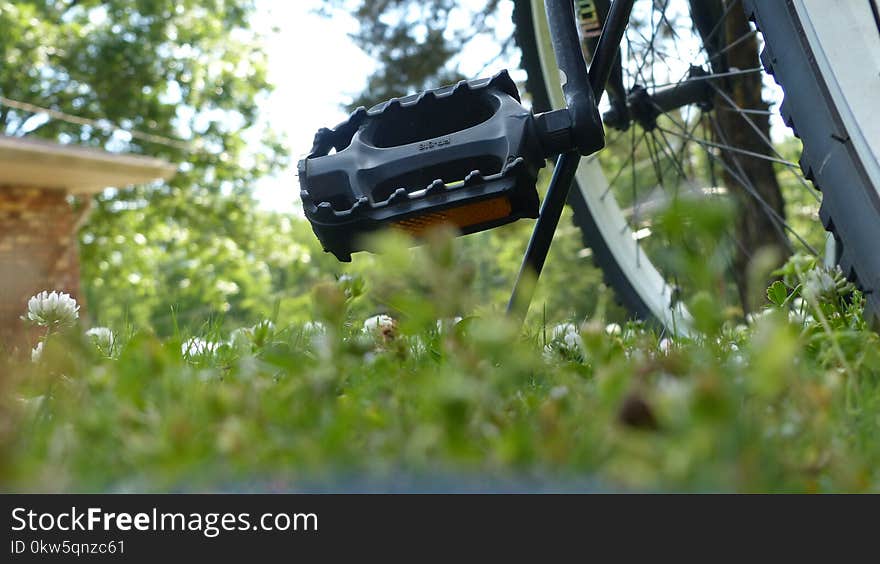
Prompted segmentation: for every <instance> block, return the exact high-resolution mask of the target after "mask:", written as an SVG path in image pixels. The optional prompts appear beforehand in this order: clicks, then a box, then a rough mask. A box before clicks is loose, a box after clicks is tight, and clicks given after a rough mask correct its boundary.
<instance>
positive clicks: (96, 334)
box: [86, 327, 116, 352]
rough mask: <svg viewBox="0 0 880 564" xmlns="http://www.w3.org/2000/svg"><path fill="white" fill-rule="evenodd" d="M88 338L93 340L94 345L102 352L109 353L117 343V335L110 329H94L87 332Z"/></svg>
mask: <svg viewBox="0 0 880 564" xmlns="http://www.w3.org/2000/svg"><path fill="white" fill-rule="evenodd" d="M86 336H87V337H89V338H91V340H92V343H94V345H95V346H96V347H98V349H99V350H101V351H102V352H109V351H110V350H111V349H112V348H113V344H114V343H115V342H116V335H114V334H113V331H112V330H111V329H110V328H109V327H92V328H91V329H89V330H88V331H86Z"/></svg>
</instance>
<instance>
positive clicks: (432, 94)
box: [298, 71, 568, 262]
mask: <svg viewBox="0 0 880 564" xmlns="http://www.w3.org/2000/svg"><path fill="white" fill-rule="evenodd" d="M562 111H563V112H564V110H562ZM550 114H553V115H552V116H551V115H550ZM550 114H545V116H549V117H552V118H554V119H547V117H543V119H535V117H534V116H532V114H531V112H529V111H528V110H527V109H525V108H524V107H523V106H522V104H521V103H520V98H519V93H518V92H517V88H516V85H515V84H514V82H513V80H512V79H511V78H510V76H509V75H508V74H507V72H506V71H503V72H501V73H499V74H497V75H495V76H493V77H492V78H488V79H480V80H472V81H462V82H459V83H458V84H456V85H454V86H446V87H443V88H437V89H434V90H428V91H426V92H422V93H420V94H414V95H411V96H406V97H403V98H394V99H392V100H389V101H387V102H384V103H382V104H379V105H377V106H374V107H373V108H371V109H369V110H367V109H364V108H358V109H357V110H356V111H354V112H353V113H352V114H351V116H350V117H349V118H348V120H346V121H345V122H343V123H341V124H339V125H338V126H337V127H335V128H333V129H326V128H324V129H321V130H319V131H318V133H317V134H316V135H315V142H314V145H313V147H312V150H311V152H310V153H309V155H308V156H307V157H306V158H304V159H302V160H301V161H299V164H298V174H299V182H300V187H301V197H302V203H303V209H304V211H305V215H306V218H308V220H309V222H311V224H312V228H313V230H314V232H315V234H316V235H317V237H318V239H319V240H320V241H321V243H322V245H323V246H324V250H325V251H328V252H331V253H333V254H334V255H336V257H337V258H338V259H339V260H341V261H346V262H347V261H350V260H351V253H353V252H355V251H359V250H365V244H366V241H365V237H364V236H365V235H367V234H369V233H372V232H375V231H376V230H378V229H380V228H383V227H388V226H393V227H396V228H399V229H402V230H403V231H405V232H408V233H410V234H412V235H415V236H417V237H418V236H420V235H422V234H423V233H424V232H425V231H426V230H427V229H429V228H430V227H432V226H434V225H438V224H450V225H452V226H454V227H456V228H457V230H458V231H459V232H460V233H461V234H467V233H474V232H477V231H482V230H485V229H489V228H492V227H496V226H499V225H503V224H505V223H509V222H512V221H515V220H517V219H520V218H524V217H531V218H535V217H537V216H538V193H537V190H536V188H535V184H536V181H537V176H538V170H539V169H540V168H541V167H543V166H544V163H545V156H546V155H547V154H548V152H554V151H556V152H558V148H557V147H548V144H549V145H554V144H556V145H559V146H561V147H563V146H566V144H567V143H568V141H567V139H566V135H567V132H566V130H565V127H566V119H567V114H565V115H562V114H560V113H559V112H551V113H550Z"/></svg>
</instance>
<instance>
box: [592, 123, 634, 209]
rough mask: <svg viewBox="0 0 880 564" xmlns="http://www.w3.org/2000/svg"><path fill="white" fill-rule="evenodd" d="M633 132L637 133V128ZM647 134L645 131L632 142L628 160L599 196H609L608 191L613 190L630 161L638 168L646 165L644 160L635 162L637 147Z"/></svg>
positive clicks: (602, 197) (601, 197) (603, 197)
mask: <svg viewBox="0 0 880 564" xmlns="http://www.w3.org/2000/svg"><path fill="white" fill-rule="evenodd" d="M633 133H635V130H633ZM645 136H646V133H645V132H644V131H643V132H642V135H641V137H639V140H638V141H636V142H635V143H633V144H632V147H631V149H632V150H631V152H630V154H629V157H627V159H626V161H625V162H624V163H623V166H621V167H620V168H619V169H618V170H617V173H615V175H614V178H612V179H611V181H610V182H608V186H607V187H606V188H605V191H604V192H602V195H601V196H599V199H600V200H604V199H605V196H607V195H608V193H609V192H610V191H611V188H612V187H614V183H615V182H617V179H618V178H620V175H621V174H623V171H624V170H626V168H627V167H628V166H629V165H630V163H633V166H634V167H637V168H641V167H642V166H644V165H645V163H643V162H638V163H636V162H635V160H636V148H637V147H638V146H639V145H640V144H641V143H642V141H643V140H644V139H645Z"/></svg>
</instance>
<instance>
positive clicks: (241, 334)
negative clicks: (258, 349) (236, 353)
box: [229, 327, 253, 348]
mask: <svg viewBox="0 0 880 564" xmlns="http://www.w3.org/2000/svg"><path fill="white" fill-rule="evenodd" d="M252 340H253V330H252V329H251V328H250V327H239V328H238V329H233V330H232V333H230V334H229V345H230V346H231V347H233V348H247V347H249V346H250V345H251V341H252Z"/></svg>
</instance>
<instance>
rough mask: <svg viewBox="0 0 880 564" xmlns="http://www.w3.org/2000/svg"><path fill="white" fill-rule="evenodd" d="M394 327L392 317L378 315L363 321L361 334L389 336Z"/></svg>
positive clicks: (382, 314)
mask: <svg viewBox="0 0 880 564" xmlns="http://www.w3.org/2000/svg"><path fill="white" fill-rule="evenodd" d="M395 326H396V323H395V321H394V318H393V317H391V316H390V315H386V314H384V313H381V314H379V315H374V316H373V317H368V318H367V319H366V320H365V321H364V328H363V332H364V333H369V334H372V335H390V334H392V333H393V332H394V328H395Z"/></svg>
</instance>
